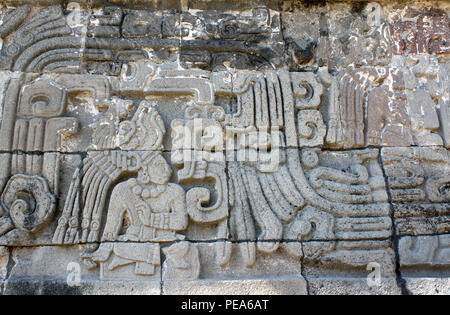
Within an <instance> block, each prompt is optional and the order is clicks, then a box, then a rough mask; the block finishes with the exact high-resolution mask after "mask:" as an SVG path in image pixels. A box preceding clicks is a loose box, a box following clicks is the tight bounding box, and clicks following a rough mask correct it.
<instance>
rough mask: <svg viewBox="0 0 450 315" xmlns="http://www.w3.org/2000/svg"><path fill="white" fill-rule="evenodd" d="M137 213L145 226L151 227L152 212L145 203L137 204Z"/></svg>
mask: <svg viewBox="0 0 450 315" xmlns="http://www.w3.org/2000/svg"><path fill="white" fill-rule="evenodd" d="M136 211H137V214H138V217H139V220H141V222H142V224H143V225H147V226H148V225H151V222H152V221H151V211H150V209H149V207H148V205H147V204H146V203H144V202H139V203H137V204H136Z"/></svg>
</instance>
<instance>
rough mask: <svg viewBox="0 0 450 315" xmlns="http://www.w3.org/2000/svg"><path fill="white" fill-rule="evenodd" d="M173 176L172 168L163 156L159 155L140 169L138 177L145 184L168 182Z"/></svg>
mask: <svg viewBox="0 0 450 315" xmlns="http://www.w3.org/2000/svg"><path fill="white" fill-rule="evenodd" d="M171 176H172V169H171V168H170V166H169V164H168V163H167V161H166V160H165V159H164V157H163V156H161V155H158V156H157V157H155V158H154V159H153V160H152V161H151V162H150V163H149V164H147V165H144V166H143V168H142V169H141V170H140V171H139V174H138V179H139V181H140V182H141V183H143V184H149V183H153V184H157V185H164V184H167V183H168V182H169V180H170V177H171Z"/></svg>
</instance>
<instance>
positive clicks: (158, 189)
mask: <svg viewBox="0 0 450 315" xmlns="http://www.w3.org/2000/svg"><path fill="white" fill-rule="evenodd" d="M166 186H167V185H157V184H146V185H142V184H140V183H138V181H137V180H136V179H131V180H130V188H131V190H132V191H133V193H134V194H135V195H136V196H138V197H142V198H143V199H144V200H147V199H150V198H157V197H159V196H160V195H161V194H162V193H163V192H165V191H166V188H167V187H166Z"/></svg>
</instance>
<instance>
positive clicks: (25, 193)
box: [2, 175, 56, 232]
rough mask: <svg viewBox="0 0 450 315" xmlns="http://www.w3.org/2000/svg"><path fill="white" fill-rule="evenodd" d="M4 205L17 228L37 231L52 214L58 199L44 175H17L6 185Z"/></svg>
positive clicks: (3, 197) (3, 198) (3, 196)
mask: <svg viewBox="0 0 450 315" xmlns="http://www.w3.org/2000/svg"><path fill="white" fill-rule="evenodd" d="M2 205H3V206H4V207H5V208H6V209H7V210H8V211H9V215H10V217H11V219H12V221H13V222H14V225H15V226H16V227H17V228H19V229H21V230H24V231H26V232H36V231H38V230H39V229H40V228H41V227H42V226H43V225H44V224H45V223H47V221H48V220H49V219H50V217H51V216H52V214H53V212H54V211H55V206H56V199H55V197H54V196H53V194H52V193H51V192H50V190H49V187H48V184H47V181H46V180H45V179H44V178H43V177H40V176H28V175H15V176H13V177H12V178H11V179H10V180H9V182H8V184H7V185H6V188H5V190H4V192H3V195H2Z"/></svg>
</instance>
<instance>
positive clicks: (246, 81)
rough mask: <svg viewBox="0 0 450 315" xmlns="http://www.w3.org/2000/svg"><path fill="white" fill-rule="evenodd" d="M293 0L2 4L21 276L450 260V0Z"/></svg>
mask: <svg viewBox="0 0 450 315" xmlns="http://www.w3.org/2000/svg"><path fill="white" fill-rule="evenodd" d="M298 5H301V4H298ZM291 9H292V11H293V12H289V10H287V11H284V12H282V11H283V10H284V9H283V8H282V7H279V8H274V7H273V6H258V7H254V8H251V9H248V8H247V9H242V10H235V11H224V12H217V11H214V10H206V9H192V8H191V9H188V8H182V9H181V10H175V9H174V10H170V9H167V8H165V9H161V10H159V9H157V8H145V7H139V8H136V7H134V6H131V5H119V4H117V5H103V6H92V7H83V6H82V5H80V4H78V3H70V4H68V5H52V6H37V5H36V6H34V5H29V4H24V5H22V6H20V5H18V6H17V4H16V6H11V7H7V8H4V9H3V10H1V11H0V17H1V18H2V23H1V24H0V37H1V39H2V45H1V48H0V68H1V73H0V74H1V75H2V77H4V79H2V81H1V84H0V86H1V88H0V91H2V92H1V93H2V95H1V97H0V100H2V107H1V108H2V113H1V116H0V119H1V125H0V134H1V139H2V140H1V141H0V155H1V159H0V263H1V265H0V275H1V277H0V279H1V281H2V282H3V283H2V286H0V288H1V289H2V290H3V291H2V293H5V294H14V293H20V290H24V289H23V288H24V283H25V282H26V281H31V282H33V281H34V282H36V281H38V282H39V281H42V282H43V283H47V284H46V285H50V284H49V283H50V281H57V282H58V281H59V282H61V283H60V285H61V286H59V287H58V286H56V287H55V288H56V289H55V290H61V291H62V292H61V293H64V290H65V289H62V288H66V289H67V286H69V287H70V285H69V284H68V282H67V281H68V280H67V279H71V278H70V277H69V278H68V272H69V273H70V275H72V273H73V272H76V273H78V274H79V275H80V277H81V278H80V284H79V285H78V287H77V288H78V289H76V290H75V291H70V292H75V293H80V294H83V293H92V291H89V290H91V289H92V288H94V289H93V290H94V291H95V290H98V293H101V292H110V291H107V290H109V289H106V288H110V287H111V286H112V287H117V286H120V288H119V287H117V291H116V292H125V293H127V289H126V288H125V289H124V288H123V287H122V285H123V284H124V283H133V284H134V285H135V287H136V288H143V291H145V289H148V291H147V292H152V293H156V294H158V293H171V292H172V293H183V294H187V293H192V292H196V293H211V292H221V291H220V290H219V291H217V290H218V289H217V288H220V287H224V288H225V287H226V290H225V289H224V290H223V292H221V293H236V294H239V293H242V291H240V290H244V291H245V293H266V292H267V293H271V294H272V293H285V294H294V293H295V294H307V293H308V292H309V293H327V290H331V291H330V292H328V293H332V292H333V291H338V292H343V293H360V292H368V293H386V292H388V293H396V292H399V293H406V292H407V291H408V290H410V287H408V286H407V285H405V281H403V280H405V279H406V283H408V279H407V276H405V275H408V272H417V271H421V272H425V273H426V272H434V274H433V277H436V273H437V274H438V276H441V275H444V276H447V277H448V272H447V271H448V268H450V258H449V247H450V245H449V244H450V243H449V241H448V237H447V236H448V235H447V234H448V232H449V225H448V217H449V206H448V205H449V201H450V200H449V198H450V197H449V183H450V175H449V174H450V170H449V153H448V148H449V143H450V135H449V130H450V129H449V128H450V127H449V117H448V116H449V106H448V102H449V91H448V71H447V70H448V65H449V60H448V51H447V49H446V45H447V44H446V43H444V41H446V40H447V37H448V31H446V28H445V26H446V23H447V24H448V19H446V17H447V15H448V8H446V7H445V6H443V7H439V8H431V9H430V8H424V7H423V6H420V5H417V6H416V5H408V7H405V8H404V10H403V11H402V10H400V9H399V8H398V7H397V5H396V4H394V5H381V4H378V3H368V4H347V3H340V4H335V3H331V2H330V3H329V4H328V5H327V6H326V7H322V6H304V7H302V8H301V10H303V11H302V12H307V13H308V16H310V19H311V21H313V22H312V23H309V22H308V23H309V26H308V27H307V28H306V27H305V26H304V23H303V22H304V21H300V20H298V19H297V20H298V21H296V19H295V17H296V16H299V14H302V13H301V12H299V11H298V10H299V8H295V6H294V7H292V8H291ZM283 19H284V20H285V21H287V23H285V24H283ZM308 19H309V17H308ZM413 20H414V22H413ZM405 23H406V24H405ZM408 23H409V24H411V23H412V24H413V26H414V29H417V30H419V32H418V35H417V36H416V37H414V38H412V37H411V36H407V35H408V34H407V32H408V30H409V29H413V28H412V26H411V27H410V26H408V27H405V25H409V24H408ZM430 25H431V26H430ZM436 25H438V26H436ZM441 26H442V27H441ZM437 29H439V30H437ZM433 30H434V31H433ZM405 32H406V33H405ZM405 34H406V35H405ZM433 34H435V35H436V36H434V35H433ZM405 36H406V37H405ZM422 37H423V38H422ZM305 43H306V44H305ZM340 52H342V53H340ZM31 262H32V263H31ZM56 265H57V266H56ZM36 266H41V267H36ZM280 266H283V268H280ZM51 268H53V269H51ZM50 269H51V270H50ZM436 270H437V271H436ZM372 271H373V272H378V275H379V276H380V277H381V279H382V283H383V284H382V285H377V284H375V285H372V284H373V283H372V282H373V281H372V282H371V281H367V277H368V275H369V273H371V272H372ZM338 278H339V279H344V280H342V281H343V282H339V281H340V280H339V281H338V280H336V279H338ZM55 279H57V280H55ZM355 279H356V280H355ZM346 281H349V282H350V283H351V285H350V286H348V288H346V289H344V288H343V287H344V286H345V287H346V285H344V283H346ZM383 281H384V282H383ZM330 283H331V284H330ZM58 285H59V284H58ZM88 286H89V288H91V289H87V288H88ZM333 286H334V287H333ZM33 287H34V286H33V285H31V286H28V288H29V290H32V289H31V288H33ZM20 288H22V289H20ZM60 288H61V289H60ZM328 288H329V289H328ZM333 288H334V289H333ZM352 288H353V289H354V290H355V291H352V290H353V289H352ZM355 288H358V289H355ZM27 290H28V289H27ZM67 290H68V289H67ZM114 290H116V289H113V291H114ZM121 290H124V291H121ZM137 290H138V289H137ZM27 292H28V291H27ZM45 292H46V291H45ZM67 292H69V291H67ZM94 293H95V292H94ZM128 293H129V292H128Z"/></svg>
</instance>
